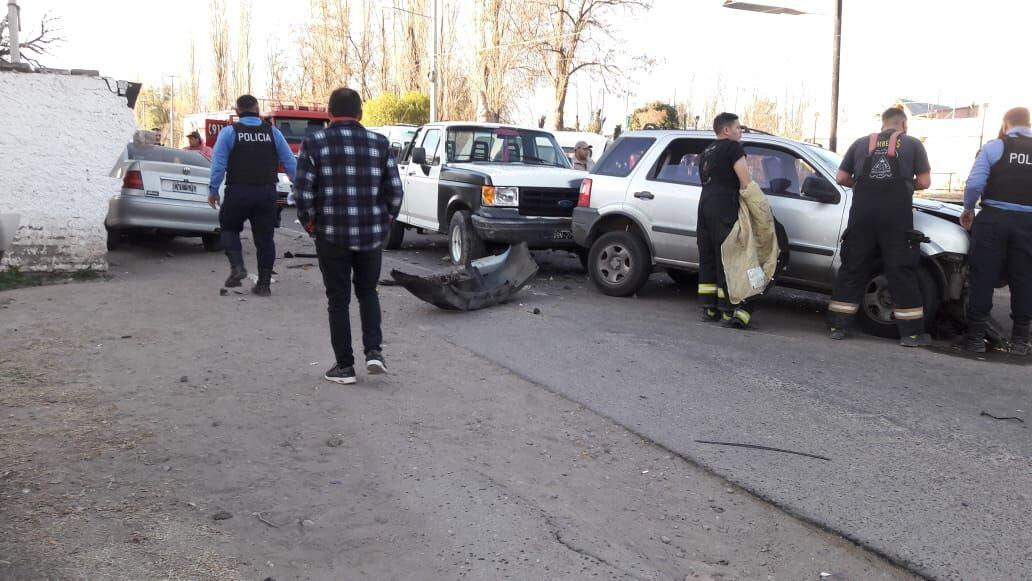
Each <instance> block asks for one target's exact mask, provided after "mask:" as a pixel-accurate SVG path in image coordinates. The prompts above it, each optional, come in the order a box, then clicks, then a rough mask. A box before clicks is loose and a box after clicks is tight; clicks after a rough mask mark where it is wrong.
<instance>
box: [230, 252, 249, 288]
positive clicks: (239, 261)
mask: <svg viewBox="0 0 1032 581" xmlns="http://www.w3.org/2000/svg"><path fill="white" fill-rule="evenodd" d="M226 257H227V258H229V276H228V277H227V278H226V286H227V287H237V286H240V281H242V280H244V279H245V278H247V269H246V268H244V255H243V253H240V252H227V253H226Z"/></svg>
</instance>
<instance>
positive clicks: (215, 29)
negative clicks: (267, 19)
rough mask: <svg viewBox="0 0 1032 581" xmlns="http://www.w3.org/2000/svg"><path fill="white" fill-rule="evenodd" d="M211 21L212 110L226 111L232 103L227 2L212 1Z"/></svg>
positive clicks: (210, 9) (210, 7)
mask: <svg viewBox="0 0 1032 581" xmlns="http://www.w3.org/2000/svg"><path fill="white" fill-rule="evenodd" d="M208 16H209V19H210V20H211V66H212V73H213V78H212V102H211V104H210V107H211V108H212V109H225V108H226V107H229V105H230V103H231V102H232V97H231V96H230V93H229V73H230V71H229V65H230V49H229V21H228V20H226V3H225V0H211V3H210V4H209V5H208Z"/></svg>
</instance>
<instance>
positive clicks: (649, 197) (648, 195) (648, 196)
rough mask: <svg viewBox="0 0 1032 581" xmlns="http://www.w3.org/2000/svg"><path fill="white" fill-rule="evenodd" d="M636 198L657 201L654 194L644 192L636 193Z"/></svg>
mask: <svg viewBox="0 0 1032 581" xmlns="http://www.w3.org/2000/svg"><path fill="white" fill-rule="evenodd" d="M634 197H635V198H638V199H639V200H652V199H655V197H656V196H653V195H652V192H644V191H643V192H634Z"/></svg>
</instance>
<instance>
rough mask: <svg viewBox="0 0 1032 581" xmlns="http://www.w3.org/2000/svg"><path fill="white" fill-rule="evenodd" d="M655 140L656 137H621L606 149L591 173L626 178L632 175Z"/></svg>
mask: <svg viewBox="0 0 1032 581" xmlns="http://www.w3.org/2000/svg"><path fill="white" fill-rule="evenodd" d="M655 142H656V139H655V138H654V137H621V138H620V139H617V140H616V142H615V143H613V145H611V146H609V148H608V149H606V152H605V153H604V154H602V159H600V160H598V163H597V164H595V169H593V170H592V171H591V173H593V174H597V175H602V176H613V177H618V178H625V177H627V176H629V175H631V172H632V171H634V168H635V166H637V165H638V162H639V161H641V158H642V157H645V153H646V152H648V150H649V148H650V147H652V144H653V143H655Z"/></svg>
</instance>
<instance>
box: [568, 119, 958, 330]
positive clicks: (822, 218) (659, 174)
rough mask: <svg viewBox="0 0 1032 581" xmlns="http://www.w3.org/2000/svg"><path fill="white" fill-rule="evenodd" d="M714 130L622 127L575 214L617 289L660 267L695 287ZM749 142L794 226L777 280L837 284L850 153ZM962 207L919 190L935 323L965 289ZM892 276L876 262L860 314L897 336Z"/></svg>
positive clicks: (597, 270)
mask: <svg viewBox="0 0 1032 581" xmlns="http://www.w3.org/2000/svg"><path fill="white" fill-rule="evenodd" d="M714 139H715V137H714V135H713V133H712V132H708V131H680V130H670V131H636V132H627V133H624V134H623V135H622V136H621V137H620V139H619V140H618V141H617V142H615V143H614V144H613V145H612V146H610V147H609V149H607V150H606V153H605V155H603V157H602V158H601V159H600V160H599V161H598V164H597V165H596V166H595V168H594V169H593V170H592V171H591V172H590V173H589V175H588V176H587V178H586V179H585V180H584V183H583V185H582V186H581V192H580V197H579V200H578V207H577V208H576V209H575V210H574V213H573V233H574V238H575V239H576V241H577V243H578V244H581V245H582V246H584V247H585V248H587V249H590V252H589V256H588V264H587V269H588V273H589V275H590V277H591V279H592V281H593V282H594V284H595V286H596V287H597V288H598V289H599V290H601V291H602V292H603V293H605V294H608V295H612V296H629V295H632V294H634V293H636V292H637V291H638V290H639V289H640V288H641V287H642V286H643V285H644V284H645V282H646V280H647V279H648V277H649V275H650V274H651V273H652V272H653V271H654V270H657V269H659V270H665V271H666V272H668V273H669V276H670V277H671V278H672V279H673V280H674V281H675V282H677V283H679V284H683V285H685V286H691V287H694V286H695V284H696V280H697V279H696V277H695V274H694V273H695V271H697V270H698V267H699V257H698V245H697V243H696V239H695V237H696V230H697V216H696V212H697V209H698V204H699V196H700V195H701V193H702V182H701V180H700V178H699V167H698V157H699V154H701V153H702V151H703V150H704V149H705V148H706V147H707V146H708V145H709V144H710V143H712V141H713V140H714ZM742 145H743V147H744V148H745V152H746V154H747V155H748V158H747V159H748V163H749V165H750V168H751V170H752V173H753V177H754V179H755V181H756V183H757V184H758V185H759V186H760V188H761V189H762V190H763V192H764V193H765V194H766V195H767V199H768V200H769V202H770V206H771V209H772V211H773V213H774V216H775V217H776V218H777V219H778V221H780V222H781V224H783V225H784V228H785V231H786V234H787V238H788V241H789V252H790V256H791V258H790V260H789V263H788V265H787V267H786V268H785V270H784V271H783V272H781V273H780V275H779V277H778V284H779V285H782V286H788V287H793V288H799V289H805V290H810V291H817V292H821V293H830V292H831V289H832V286H833V285H834V283H835V278H836V275H837V272H838V268H839V265H840V250H841V240H842V234H843V229H844V228H845V227H846V222H847V219H848V216H849V208H850V205H851V203H852V197H853V191H852V189H850V188H846V187H843V186H840V185H838V184H837V183H835V175H836V172H837V170H838V167H839V164H840V163H841V161H842V157H841V156H840V155H838V154H837V153H834V152H831V151H828V150H826V149H823V148H821V147H819V146H816V145H812V144H809V143H804V142H799V141H795V140H791V139H786V138H783V137H778V136H774V135H769V134H765V133H760V132H754V131H747V132H746V133H745V134H744V135H743V138H742ZM961 209H962V208H961V207H960V206H957V205H955V204H946V203H941V202H935V201H929V200H921V199H915V200H914V231H913V232H912V233H911V234H912V243H913V244H916V245H919V248H920V253H921V267H920V270H919V275H918V276H919V285H920V289H921V295H922V299H923V301H924V306H925V312H926V313H927V319H926V321H925V323H926V328H928V329H929V330H933V329H936V328H939V327H941V326H942V325H947V324H948V325H952V326H955V325H956V322H957V321H959V320H960V319H962V313H963V305H964V297H965V296H966V288H965V285H966V258H967V253H968V248H969V244H970V241H969V237H968V233H967V232H966V231H964V229H962V228H961V227H960V225H959V218H960V213H961ZM893 310H894V305H893V301H892V295H891V293H890V292H889V287H888V280H887V278H886V276H885V274H884V272H883V270H882V269H881V268H876V269H875V272H874V274H873V275H872V276H871V278H870V281H869V282H868V284H867V289H866V292H865V294H864V297H863V300H862V304H861V308H860V317H859V324H860V326H861V328H862V329H863V330H864V331H865V332H867V333H869V334H872V335H877V336H881V337H896V336H898V331H897V327H896V324H895V320H894V315H893Z"/></svg>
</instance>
